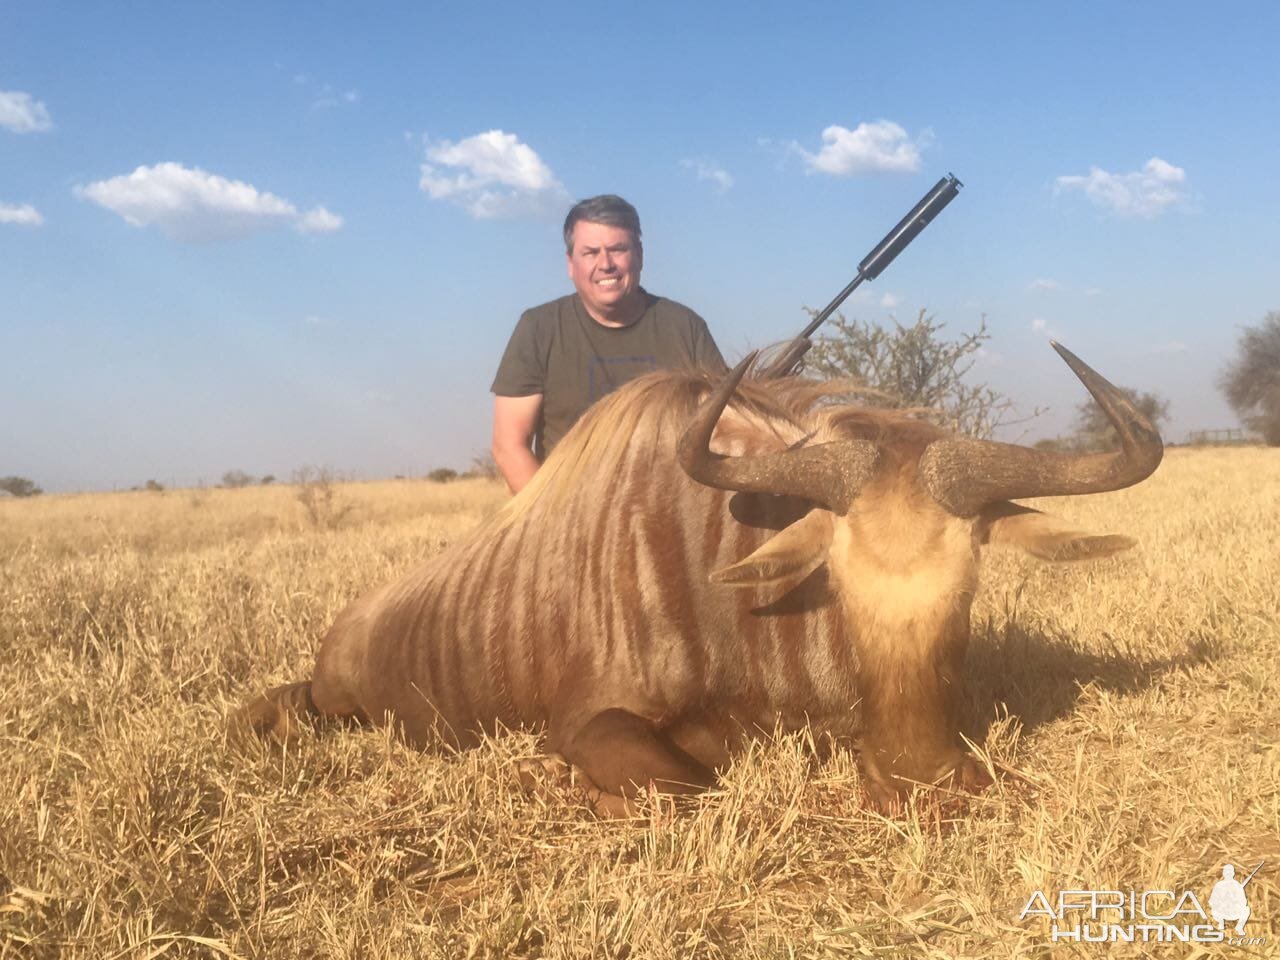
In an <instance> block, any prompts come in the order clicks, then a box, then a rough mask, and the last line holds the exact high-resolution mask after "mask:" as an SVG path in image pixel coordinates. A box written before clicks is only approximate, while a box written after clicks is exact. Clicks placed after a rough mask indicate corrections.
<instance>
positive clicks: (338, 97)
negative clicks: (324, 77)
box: [311, 83, 360, 110]
mask: <svg viewBox="0 0 1280 960" xmlns="http://www.w3.org/2000/svg"><path fill="white" fill-rule="evenodd" d="M359 102H360V92H359V91H358V90H347V91H346V92H344V93H338V92H337V91H336V90H334V89H333V87H332V86H330V85H329V84H327V83H326V84H325V85H324V86H322V87H321V88H320V90H319V93H318V94H317V95H316V98H315V99H314V100H312V101H311V109H312V110H328V109H329V108H331V107H336V106H338V105H339V104H343V103H359Z"/></svg>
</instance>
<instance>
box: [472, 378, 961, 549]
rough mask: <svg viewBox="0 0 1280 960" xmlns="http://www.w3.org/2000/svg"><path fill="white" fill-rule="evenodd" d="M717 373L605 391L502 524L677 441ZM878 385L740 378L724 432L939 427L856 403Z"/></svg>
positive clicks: (760, 437)
mask: <svg viewBox="0 0 1280 960" xmlns="http://www.w3.org/2000/svg"><path fill="white" fill-rule="evenodd" d="M719 378H720V375H719V374H715V373H708V372H704V371H690V370H666V371H658V372H655V373H650V374H646V375H644V376H642V377H638V378H637V379H635V380H633V381H631V382H630V383H628V384H627V385H626V386H625V387H624V388H622V389H621V390H617V391H615V392H614V393H611V394H609V395H608V396H606V397H604V398H602V399H601V400H600V401H599V402H597V403H596V404H595V405H594V406H592V407H591V408H590V409H589V410H587V412H586V413H585V414H584V415H583V417H582V419H581V420H579V421H578V423H577V424H575V425H574V428H573V429H572V430H570V431H569V433H568V434H566V435H565V437H564V439H563V440H562V441H561V442H560V443H559V444H558V445H557V446H556V448H555V449H554V450H553V451H552V453H551V455H550V456H549V457H548V458H547V460H546V462H545V463H544V464H543V465H542V467H541V469H539V470H538V472H537V473H536V474H535V475H534V477H533V479H532V480H531V481H530V482H529V484H528V485H527V486H526V487H525V488H524V489H523V490H522V491H521V492H520V493H519V495H517V496H516V497H514V498H513V499H512V500H511V501H509V502H508V503H507V504H506V506H504V507H503V509H502V511H501V512H500V513H499V514H498V517H497V518H496V522H497V523H498V524H499V525H501V526H507V525H509V524H511V523H512V522H514V521H515V520H516V519H518V518H519V517H522V516H524V515H525V514H526V513H528V512H529V511H530V510H531V509H532V508H533V507H534V505H535V504H539V503H543V502H547V501H549V502H551V503H559V502H560V499H561V498H562V497H563V496H564V494H565V493H566V492H567V491H570V490H574V489H577V488H578V486H579V484H580V482H581V481H582V480H583V479H584V477H585V476H586V475H588V474H592V475H596V476H601V477H608V476H612V475H616V474H617V473H618V472H619V471H620V470H621V469H622V468H623V466H624V464H629V465H634V463H635V456H636V452H637V451H644V450H648V451H655V450H657V449H659V448H660V445H663V444H665V445H666V446H669V447H672V448H674V446H675V444H676V442H677V441H678V440H679V438H680V435H681V434H682V433H683V432H684V430H685V428H686V427H687V426H688V424H689V420H690V418H691V417H692V415H693V412H694V410H695V409H697V406H698V404H699V403H700V402H701V401H702V399H703V397H704V396H705V395H706V394H707V393H708V392H709V391H710V390H711V389H712V387H713V386H714V385H715V384H716V382H717V381H718V380H719ZM876 395H877V394H876V392H875V391H873V390H869V389H867V388H865V387H861V386H859V385H857V384H855V383H853V382H852V381H848V380H826V381H820V380H810V379H806V378H803V377H787V378H784V379H778V380H751V379H747V380H744V381H743V382H742V383H741V384H740V385H739V388H738V390H737V391H736V392H735V394H734V397H733V399H732V401H731V402H730V405H729V408H728V410H727V411H726V414H725V416H724V418H723V419H722V421H721V433H720V436H721V438H722V440H723V441H724V442H726V443H730V442H732V441H733V439H734V438H735V437H736V438H738V439H742V440H748V439H749V440H750V441H751V442H752V443H753V444H754V445H757V446H759V445H765V446H772V447H775V448H776V449H784V448H786V447H789V446H792V445H794V444H796V443H798V442H808V441H811V440H826V439H835V438H836V437H842V436H843V437H848V436H856V437H866V438H868V439H873V440H878V439H881V438H884V437H888V436H892V435H894V433H895V431H897V430H898V429H900V425H901V424H903V423H911V424H914V425H915V427H914V428H908V429H922V430H923V431H925V432H926V433H927V434H928V436H930V437H936V436H937V435H938V429H937V428H936V427H934V426H932V425H930V424H927V423H925V422H922V421H919V420H915V419H913V418H912V416H911V414H913V413H916V412H918V411H901V410H889V409H884V408H873V407H867V406H861V405H857V404H856V403H854V400H855V398H856V397H859V396H876Z"/></svg>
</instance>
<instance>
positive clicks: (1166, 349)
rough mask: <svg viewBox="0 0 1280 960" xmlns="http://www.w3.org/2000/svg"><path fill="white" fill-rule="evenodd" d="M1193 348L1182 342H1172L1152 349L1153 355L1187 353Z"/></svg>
mask: <svg viewBox="0 0 1280 960" xmlns="http://www.w3.org/2000/svg"><path fill="white" fill-rule="evenodd" d="M1190 349H1191V348H1190V347H1189V346H1187V345H1186V344H1185V343H1183V342H1182V341H1181V340H1170V341H1168V342H1167V343H1162V344H1159V345H1158V346H1155V347H1152V348H1151V352H1152V353H1186V352H1187V351H1189V350H1190Z"/></svg>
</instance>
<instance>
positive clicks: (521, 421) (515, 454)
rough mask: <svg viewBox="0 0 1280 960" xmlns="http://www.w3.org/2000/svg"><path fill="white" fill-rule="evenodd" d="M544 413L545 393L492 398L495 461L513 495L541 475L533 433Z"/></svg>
mask: <svg viewBox="0 0 1280 960" xmlns="http://www.w3.org/2000/svg"><path fill="white" fill-rule="evenodd" d="M541 410H542V394H540V393H535V394H532V395H531V396H528V397H494V398H493V448H492V449H493V459H494V462H496V463H497V464H498V469H499V470H501V471H502V476H503V478H504V479H505V480H506V481H507V486H508V487H510V488H511V492H512V493H519V492H520V491H521V490H522V489H523V488H524V485H525V484H526V483H528V482H529V480H530V479H531V478H532V477H533V475H534V474H535V473H537V472H538V461H537V460H536V459H535V458H534V456H533V432H534V430H535V429H536V428H537V424H538V414H539V412H541Z"/></svg>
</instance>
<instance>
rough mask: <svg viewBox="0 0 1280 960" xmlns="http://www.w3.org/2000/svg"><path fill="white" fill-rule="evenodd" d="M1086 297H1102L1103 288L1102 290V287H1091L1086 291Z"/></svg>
mask: <svg viewBox="0 0 1280 960" xmlns="http://www.w3.org/2000/svg"><path fill="white" fill-rule="evenodd" d="M1084 295H1085V296H1086V297H1100V296H1102V288H1101V287H1089V288H1088V289H1086V290H1085V292H1084Z"/></svg>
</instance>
